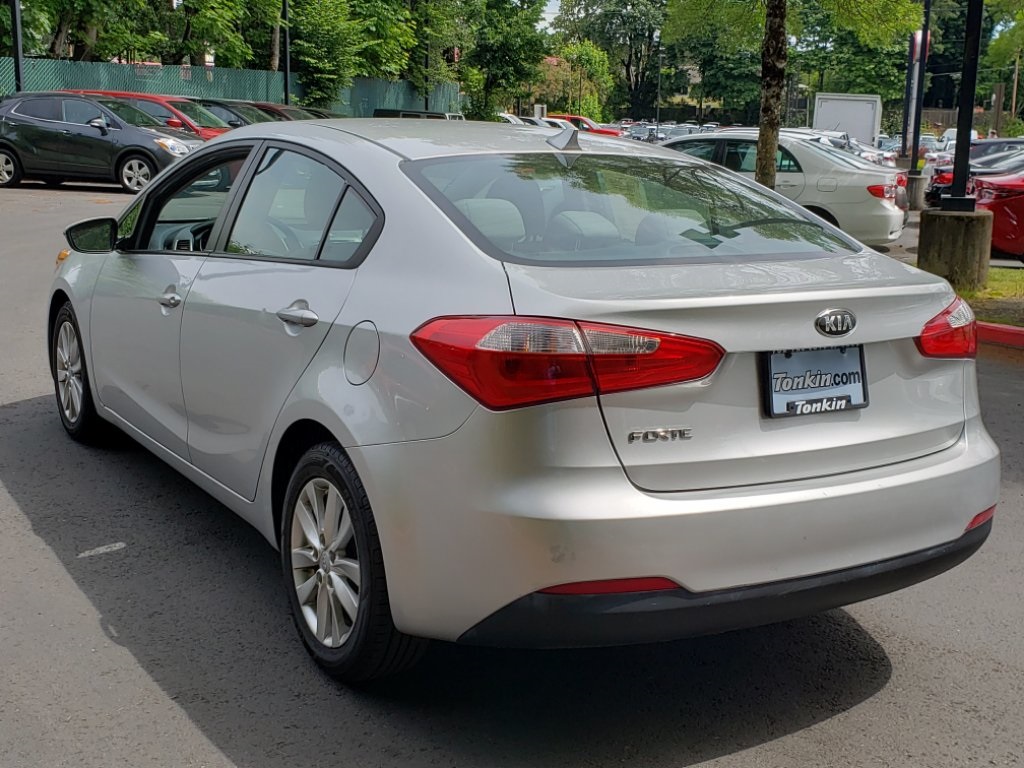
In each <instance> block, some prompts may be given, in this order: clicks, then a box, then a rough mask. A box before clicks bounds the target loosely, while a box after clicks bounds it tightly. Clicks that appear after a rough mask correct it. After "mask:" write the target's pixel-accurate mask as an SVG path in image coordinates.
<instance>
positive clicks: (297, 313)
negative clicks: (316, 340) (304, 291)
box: [277, 301, 320, 328]
mask: <svg viewBox="0 0 1024 768" xmlns="http://www.w3.org/2000/svg"><path fill="white" fill-rule="evenodd" d="M297 304H303V305H305V304H306V302H304V301H303V302H298V301H297V302H295V304H293V305H292V306H290V307H285V308H284V309H279V310H278V311H277V316H278V318H279V319H281V320H283V321H284V322H286V323H288V324H289V325H301V326H302V327H303V328H310V327H312V326H314V325H316V324H317V323H318V322H320V318H319V317H317V314H316V312H314V311H313V310H311V309H309V307H308V305H306V306H296V305H297Z"/></svg>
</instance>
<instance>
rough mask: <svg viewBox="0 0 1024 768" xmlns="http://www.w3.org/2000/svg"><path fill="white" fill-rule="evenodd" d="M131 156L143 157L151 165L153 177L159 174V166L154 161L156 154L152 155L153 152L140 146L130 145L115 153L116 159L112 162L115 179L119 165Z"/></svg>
mask: <svg viewBox="0 0 1024 768" xmlns="http://www.w3.org/2000/svg"><path fill="white" fill-rule="evenodd" d="M133 155H138V156H139V157H144V158H145V159H146V160H148V161H149V162H151V163H152V164H153V175H154V176H155V175H156V174H158V173H160V164H159V163H158V162H157V160H156V154H155V153H153V152H150V151H149V150H148V149H146V148H145V147H140V146H136V145H132V146H130V147H125V148H124V149H122V150H121V151H120V152H118V153H117V157H116V158H115V160H114V168H113V173H114V177H115V178H117V175H118V171H119V170H120V169H121V163H123V162H124V161H125V160H126V159H127V158H129V157H131V156H133Z"/></svg>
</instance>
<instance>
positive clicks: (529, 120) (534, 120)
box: [519, 115, 548, 128]
mask: <svg viewBox="0 0 1024 768" xmlns="http://www.w3.org/2000/svg"><path fill="white" fill-rule="evenodd" d="M519 119H520V121H522V122H523V123H524V124H525V125H535V126H540V127H541V128H547V127H548V126H547V123H545V122H544V118H541V117H530V116H529V115H520V116H519Z"/></svg>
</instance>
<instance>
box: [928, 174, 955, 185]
mask: <svg viewBox="0 0 1024 768" xmlns="http://www.w3.org/2000/svg"><path fill="white" fill-rule="evenodd" d="M932 183H933V184H952V183H953V174H952V173H936V174H935V175H934V176H932Z"/></svg>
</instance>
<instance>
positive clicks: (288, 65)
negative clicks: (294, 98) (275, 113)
mask: <svg viewBox="0 0 1024 768" xmlns="http://www.w3.org/2000/svg"><path fill="white" fill-rule="evenodd" d="M281 21H282V22H283V23H282V25H281V26H283V27H284V29H282V30H281V31H282V32H283V33H284V39H283V40H282V41H281V57H282V58H283V59H284V103H285V104H290V103H291V79H292V53H291V38H292V31H291V29H289V28H288V0H284V6H283V7H282V9H281Z"/></svg>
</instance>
